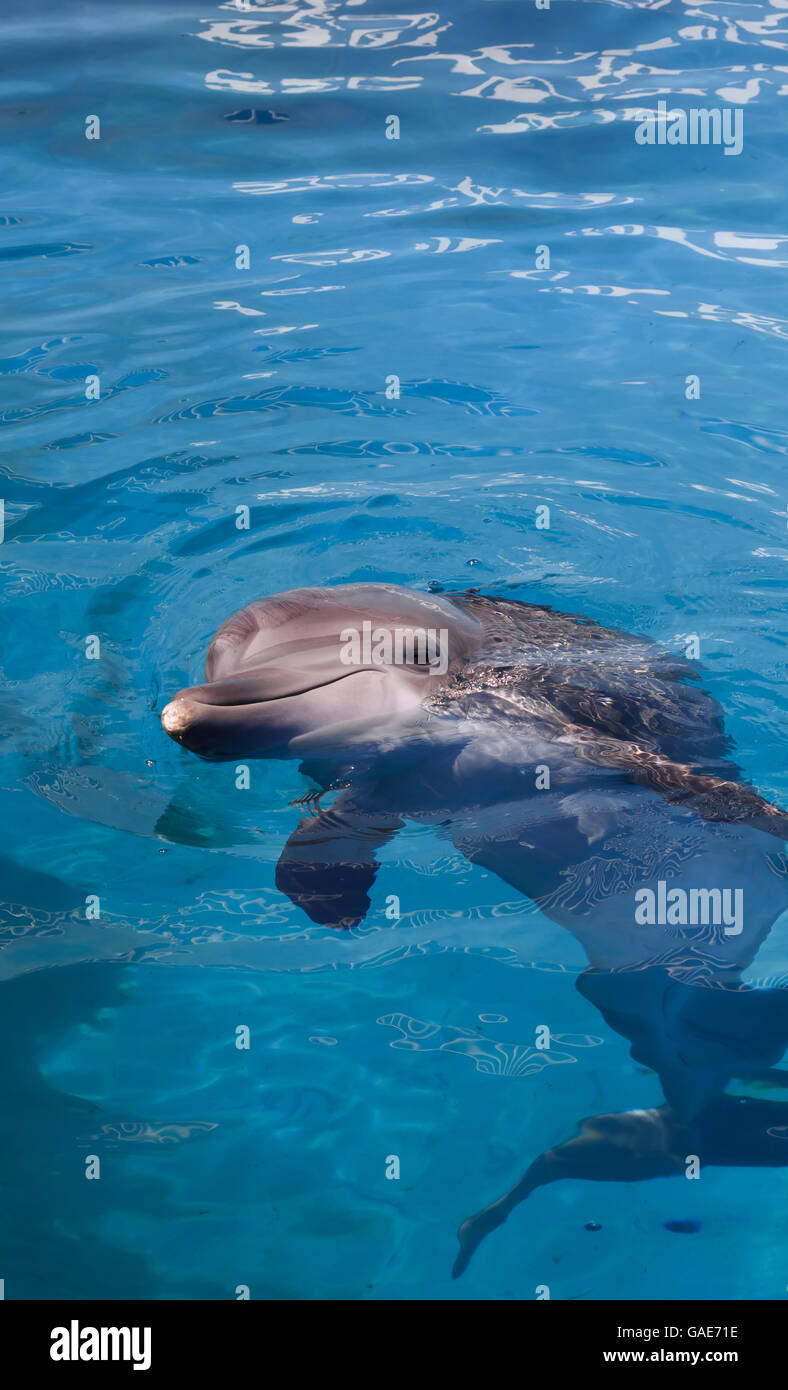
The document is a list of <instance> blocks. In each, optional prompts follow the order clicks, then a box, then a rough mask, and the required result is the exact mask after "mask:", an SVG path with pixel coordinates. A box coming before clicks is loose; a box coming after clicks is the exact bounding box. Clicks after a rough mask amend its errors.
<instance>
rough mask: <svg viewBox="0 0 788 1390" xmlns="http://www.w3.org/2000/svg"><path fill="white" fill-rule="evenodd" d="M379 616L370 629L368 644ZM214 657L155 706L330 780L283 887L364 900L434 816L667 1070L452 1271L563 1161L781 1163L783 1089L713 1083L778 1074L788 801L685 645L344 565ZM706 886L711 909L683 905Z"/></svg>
mask: <svg viewBox="0 0 788 1390" xmlns="http://www.w3.org/2000/svg"><path fill="white" fill-rule="evenodd" d="M365 622H366V623H368V624H370V629H369V631H370V635H371V643H370V642H368V643H367V644H366V649H365V647H364V644H363V643H361V644H359V643H357V644H356V645H355V647H354V646H353V643H352V641H351V636H352V634H353V633H358V632H360V631H361V629H362V627H363V624H364V623H365ZM414 629H416V630H418V629H422V630H424V631H425V632H432V633H435V634H438V636H437V637H436V639H435V642H434V643H433V645H432V647H430V646H429V644H428V643H422V644H421V645H420V644H419V643H417V642H415V641H411V643H410V645H409V646H408V644H406V643H404V644H403V643H402V641H400V645H399V648H397V637H398V635H399V636H400V638H401V634H402V631H403V630H409V631H410V632H411V635H413V630H414ZM384 639H387V640H384ZM372 644H375V645H372ZM438 648H440V655H441V660H440V662H438V661H437V660H435V659H434V656H435V652H436V651H437V650H438ZM397 650H399V651H400V653H401V655H402V660H401V661H396V660H393V659H392V658H391V653H393V652H396V651H397ZM349 652H350V659H348V653H349ZM376 652H377V653H378V656H380V653H383V659H382V661H381V660H378V659H377V657H376ZM430 652H432V657H431V656H430ZM205 675H206V683H205V684H204V685H201V686H195V687H191V688H190V689H188V690H184V691H181V692H180V694H178V695H177V696H176V697H175V699H174V700H173V701H172V702H171V703H170V704H169V705H167V707H166V709H165V710H164V711H163V714H162V724H163V726H164V728H165V730H166V731H167V732H168V733H169V734H170V735H171V736H172V737H173V738H174V739H176V740H177V741H178V742H180V743H182V744H183V745H184V746H185V747H187V748H189V749H191V750H192V751H193V752H195V753H199V754H200V755H201V756H203V757H209V758H235V757H237V756H240V755H242V756H245V757H255V756H268V757H288V756H290V757H299V758H301V759H302V763H303V769H304V771H305V772H307V773H308V774H309V775H310V776H311V777H312V778H313V779H314V780H315V781H317V782H318V783H319V784H320V785H321V786H322V788H323V789H338V788H341V791H340V794H339V796H338V797H337V799H336V800H335V801H334V803H333V805H332V806H331V807H330V808H327V809H321V810H319V811H318V812H317V813H316V814H314V815H310V816H307V817H305V818H304V819H302V821H301V823H300V824H299V826H298V827H297V828H296V830H295V831H294V833H293V834H292V835H291V836H290V839H289V840H288V842H287V845H286V846H285V849H284V851H283V853H282V855H281V858H280V860H279V863H278V865H277V871H276V882H277V886H278V887H279V889H280V890H281V891H282V892H284V893H285V894H287V896H288V897H289V898H290V899H291V900H292V901H293V902H294V903H295V904H296V905H297V906H299V907H300V908H302V909H303V910H304V911H305V912H306V913H307V915H308V916H309V917H310V918H311V919H312V920H313V921H314V922H317V923H320V924H322V925H324V926H330V927H350V926H353V925H355V924H357V923H358V922H360V921H361V920H362V919H363V917H364V915H365V913H366V911H367V909H368V907H369V890H370V888H371V886H372V884H373V882H374V879H375V875H376V873H377V870H378V863H377V859H376V856H375V852H376V850H377V849H378V848H379V847H380V846H381V845H382V844H384V843H385V842H386V841H387V840H388V839H389V838H390V837H391V836H392V835H394V834H395V833H396V831H397V829H398V828H399V827H400V826H401V825H402V824H403V822H404V821H406V820H413V821H416V822H421V823H427V824H433V825H436V826H438V827H439V834H440V835H442V836H444V837H446V838H449V839H451V840H452V841H453V843H454V845H455V846H456V847H457V848H458V849H459V850H461V851H462V853H463V854H465V856H466V857H467V858H468V859H469V860H471V861H472V862H474V863H476V864H480V865H482V866H484V867H485V868H487V869H490V870H492V871H493V872H494V873H495V874H497V875H498V876H499V877H500V878H501V879H503V880H505V881H506V882H507V883H510V884H512V885H513V886H514V887H515V888H517V889H518V890H519V891H521V892H522V893H525V894H527V895H528V897H530V898H531V899H532V900H533V901H534V902H535V903H536V904H537V905H538V906H539V907H540V908H541V909H542V911H543V912H544V913H545V914H546V915H547V916H548V917H550V918H552V920H553V921H555V922H557V923H559V924H560V925H562V926H564V927H566V928H567V929H568V930H569V931H571V932H572V933H573V935H574V936H575V937H576V938H577V939H578V940H579V941H580V942H581V944H582V945H583V947H584V949H585V952H586V954H587V957H588V961H589V969H588V970H586V971H585V972H584V974H583V975H582V976H581V977H580V979H579V982H578V988H579V989H580V991H581V993H582V994H583V995H585V997H586V998H587V999H589V1000H590V1002H592V1003H593V1004H594V1005H595V1006H596V1007H597V1008H598V1009H599V1010H600V1012H601V1013H602V1015H603V1017H604V1018H605V1020H606V1022H607V1023H608V1024H609V1025H610V1026H611V1027H612V1028H613V1029H614V1030H615V1031H616V1032H618V1033H620V1034H621V1035H622V1036H624V1037H626V1038H627V1039H628V1040H629V1041H630V1043H631V1052H632V1056H633V1058H634V1059H635V1060H636V1061H638V1062H639V1063H641V1064H642V1065H644V1066H646V1067H649V1068H650V1069H652V1070H653V1071H654V1072H656V1073H657V1074H658V1076H659V1078H660V1082H661V1085H662V1088H663V1091H664V1095H665V1101H666V1103H665V1105H664V1106H662V1107H660V1108H658V1109H656V1110H649V1111H632V1112H627V1113H626V1114H623V1115H603V1116H599V1117H596V1118H593V1119H590V1120H586V1121H584V1122H583V1132H582V1136H581V1137H580V1138H579V1139H576V1140H572V1141H570V1142H568V1143H567V1144H564V1145H561V1146H559V1148H557V1149H553V1150H550V1151H549V1152H548V1153H547V1154H544V1155H542V1156H541V1158H538V1159H537V1160H536V1161H535V1163H533V1164H532V1165H531V1167H530V1168H529V1169H528V1172H527V1173H526V1175H525V1177H524V1178H523V1179H522V1180H521V1181H520V1182H519V1183H517V1184H516V1186H515V1187H514V1188H513V1189H512V1190H511V1191H510V1192H509V1193H508V1194H507V1196H505V1197H503V1198H501V1199H500V1200H499V1201H497V1202H495V1203H493V1204H492V1206H490V1207H487V1208H485V1210H484V1211H482V1212H480V1213H479V1214H478V1215H477V1216H475V1217H472V1218H471V1219H470V1220H469V1221H466V1222H465V1223H464V1224H463V1226H462V1227H461V1228H460V1233H459V1236H460V1247H461V1248H460V1254H459V1256H458V1258H457V1262H456V1264H455V1268H454V1273H455V1275H457V1274H460V1273H462V1271H463V1270H464V1269H465V1267H466V1266H467V1263H468V1261H469V1259H470V1257H471V1255H472V1253H473V1251H474V1249H475V1248H476V1246H477V1245H478V1244H479V1242H480V1240H481V1239H482V1238H483V1237H484V1236H485V1235H486V1234H487V1233H488V1232H489V1231H491V1230H493V1229H494V1228H495V1227H496V1226H498V1225H500V1224H501V1222H502V1221H503V1220H504V1219H505V1218H506V1216H507V1215H508V1213H509V1212H510V1211H511V1210H512V1208H513V1207H514V1206H516V1205H517V1203H518V1202H520V1201H522V1200H523V1198H524V1197H526V1196H528V1195H529V1193H530V1192H532V1191H533V1190H534V1189H535V1188H536V1187H539V1186H541V1185H543V1184H544V1183H546V1182H552V1181H555V1180H556V1179H557V1178H558V1177H562V1176H565V1177H582V1178H593V1179H597V1180H600V1179H601V1180H614V1181H635V1180H637V1179H639V1178H645V1177H653V1176H657V1175H667V1174H669V1173H674V1172H683V1171H684V1160H685V1158H686V1156H687V1155H688V1154H689V1153H695V1154H697V1155H698V1156H699V1158H700V1160H701V1163H702V1164H703V1163H724V1164H736V1165H738V1164H741V1165H746V1164H753V1165H758V1164H768V1165H781V1164H784V1163H786V1162H788V1152H787V1151H788V1141H787V1140H786V1139H785V1138H784V1135H787V1134H788V1113H786V1111H787V1110H788V1107H786V1106H785V1105H781V1104H780V1102H777V1101H771V1102H769V1101H759V1100H753V1099H751V1098H741V1097H732V1096H728V1095H726V1094H725V1088H726V1086H727V1085H728V1083H729V1082H730V1081H731V1080H732V1079H734V1078H743V1079H744V1080H745V1081H747V1080H750V1081H753V1080H758V1081H760V1082H761V1083H763V1082H764V1080H765V1081H766V1082H769V1083H770V1084H772V1085H777V1086H783V1085H784V1084H785V1078H786V1077H787V1076H788V1073H782V1072H780V1071H775V1067H776V1063H777V1062H778V1061H779V1060H780V1058H781V1057H782V1055H783V1053H784V1051H785V1048H786V1046H788V1009H787V1008H786V1002H785V1001H786V1000H788V994H786V992H785V991H782V990H773V989H768V990H766V989H752V988H750V987H748V986H745V985H744V984H743V983H742V980H741V974H742V971H743V970H744V969H745V968H746V967H747V966H748V965H749V964H750V963H751V961H752V959H753V957H754V956H755V953H756V951H757V950H758V948H759V946H760V945H761V943H762V941H763V940H764V938H765V937H766V935H767V933H768V931H769V929H770V927H771V925H772V923H773V922H774V921H775V920H776V918H777V917H778V916H779V915H780V913H781V912H782V911H783V910H784V909H785V908H786V907H788V860H786V856H785V854H784V853H783V852H781V850H780V846H779V841H781V840H785V839H788V815H786V813H785V812H783V811H781V810H780V809H779V808H778V807H776V806H774V805H771V804H770V803H769V802H767V801H765V800H764V799H763V798H762V797H761V796H759V795H758V793H757V792H756V791H754V790H753V789H752V788H750V787H748V786H746V785H745V784H744V783H743V782H742V781H741V779H740V774H739V770H738V768H737V767H736V766H735V765H734V764H733V763H732V762H731V761H730V744H729V742H728V740H727V738H726V737H725V734H724V731H723V725H722V711H721V710H720V708H719V706H718V705H717V704H716V702H715V701H714V700H713V699H712V698H711V697H710V696H709V695H708V694H706V693H705V692H704V691H703V690H701V689H700V688H699V687H698V685H697V683H696V681H697V676H696V672H695V670H694V669H693V668H692V666H691V665H690V664H689V663H687V662H686V661H684V660H683V659H681V658H679V657H677V656H675V655H673V654H671V653H669V652H667V651H665V650H663V649H662V648H660V647H658V646H657V645H656V644H654V643H652V642H649V641H647V640H645V639H642V638H638V637H633V636H630V635H629V634H627V633H624V632H620V631H615V630H611V629H606V628H603V627H600V626H598V625H597V624H595V623H593V622H590V621H589V620H587V619H585V618H582V617H576V616H570V615H567V614H563V613H559V612H555V611H553V610H551V609H549V608H547V607H542V606H536V605H532V604H527V603H522V602H519V601H516V600H512V599H506V598H492V597H487V596H485V595H482V594H479V593H477V592H474V591H470V592H466V593H460V594H453V595H451V597H447V596H445V595H442V596H437V595H431V594H415V593H412V592H410V591H408V590H406V589H402V588H399V587H398V586H395V585H389V584H351V585H341V586H338V587H336V588H331V589H297V590H292V591H290V592H288V593H284V594H278V595H274V596H273V597H271V598H267V599H262V600H260V601H259V602H257V603H253V604H251V605H250V606H249V607H248V608H245V609H243V610H242V611H241V612H239V613H236V614H235V615H234V616H233V617H231V618H230V619H229V620H228V621H227V622H226V623H225V624H224V625H223V626H222V627H221V628H220V629H219V631H218V632H217V634H216V636H215V637H214V640H213V642H212V643H211V646H210V649H209V652H208V657H207V661H206V669H205ZM537 770H538V775H537ZM545 772H547V776H545ZM668 890H669V891H670V894H671V902H672V903H673V904H678V907H676V906H672V907H671V910H670V911H669V912H668V913H667V914H666V915H665V914H664V913H663V914H662V915H665V920H661V919H660V920H657V919H656V918H655V916H654V914H653V913H652V914H651V917H649V916H648V914H642V913H641V914H640V915H636V907H637V903H638V901H641V902H642V896H641V895H642V894H643V893H644V892H645V893H646V894H647V895H648V894H649V893H650V894H651V895H652V898H651V901H652V903H653V902H656V901H660V902H661V903H662V904H663V905H664V903H665V901H666V895H667V893H668ZM636 894H637V895H639V896H638V897H636ZM693 894H696V895H697V894H700V898H699V899H697V901H698V902H700V903H701V905H702V910H701V911H700V912H699V913H696V914H695V916H694V917H688V916H687V913H686V911H685V912H683V913H682V911H681V907H680V904H681V901H682V900H683V901H684V902H685V903H686V901H688V900H690V899H691V897H692V895H693ZM724 894H729V895H730V897H729V899H728V901H736V902H738V903H739V904H740V905H741V912H740V914H738V915H737V916H736V919H735V921H734V919H733V918H727V917H726V916H725V915H724V914H723V915H721V914H720V913H719V912H718V911H716V910H712V909H713V908H714V905H715V903H718V902H719V901H720V900H721V899H722V898H723V895H724ZM674 895H676V896H674ZM644 916H645V920H644ZM781 1116H784V1117H785V1118H784V1120H781ZM745 1120H746V1123H745ZM732 1126H733V1127H738V1132H737V1133H735V1134H734V1132H733V1129H732Z"/></svg>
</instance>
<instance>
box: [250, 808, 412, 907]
mask: <svg viewBox="0 0 788 1390" xmlns="http://www.w3.org/2000/svg"><path fill="white" fill-rule="evenodd" d="M401 824H402V822H401V821H400V819H399V817H398V816H392V815H388V814H386V813H382V812H372V811H367V810H365V809H362V808H359V807H357V806H355V805H353V804H352V803H350V802H349V801H348V800H346V798H345V797H344V796H342V797H340V798H339V799H338V800H337V801H336V802H335V803H334V805H333V806H332V807H331V808H330V809H327V810H325V811H320V813H319V814H318V815H317V816H306V817H305V818H304V820H302V821H301V823H300V825H299V826H298V828H297V829H296V830H294V831H293V834H292V835H291V836H290V839H289V840H288V841H287V844H286V845H285V847H284V849H283V851H282V854H281V857H280V859H279V863H278V864H277V866H276V886H277V888H278V889H279V891H280V893H285V894H286V895H287V897H288V898H289V899H290V901H291V902H293V903H295V905H296V907H300V908H301V909H302V910H303V911H304V912H305V913H306V915H307V917H310V918H311V920H312V921H313V922H317V923H318V925H319V926H322V927H339V928H341V927H355V926H358V924H359V922H362V921H363V920H364V917H365V915H366V913H367V910H368V908H369V905H370V902H369V890H370V889H371V887H372V884H373V883H374V881H375V876H376V874H377V872H378V861H377V858H376V856H375V851H376V849H378V848H379V846H380V845H382V844H385V842H386V841H387V840H388V839H389V838H390V837H391V836H392V835H393V834H394V833H395V831H396V830H398V829H399V826H400V825H401Z"/></svg>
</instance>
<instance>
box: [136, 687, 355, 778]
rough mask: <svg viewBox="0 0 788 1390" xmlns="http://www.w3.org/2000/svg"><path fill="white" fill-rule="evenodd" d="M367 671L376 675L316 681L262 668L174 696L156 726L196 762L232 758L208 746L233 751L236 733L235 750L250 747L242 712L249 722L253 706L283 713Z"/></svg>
mask: <svg viewBox="0 0 788 1390" xmlns="http://www.w3.org/2000/svg"><path fill="white" fill-rule="evenodd" d="M367 669H376V670H379V668H377V667H375V668H369V667H362V666H354V667H352V668H350V669H348V670H345V671H337V672H331V673H330V674H322V675H321V674H320V673H318V672H314V673H312V674H311V675H309V674H308V673H306V672H303V671H302V672H297V671H293V670H290V669H287V668H286V667H279V668H275V667H268V668H261V669H260V670H259V671H258V672H255V673H254V674H250V675H248V676H241V677H235V678H232V679H229V680H219V681H210V682H207V683H206V684H205V685H193V686H189V687H188V688H187V689H185V690H179V691H178V694H177V695H175V696H174V697H173V699H172V700H170V702H169V704H167V705H165V707H164V709H163V710H162V712H161V725H162V728H163V729H164V731H165V733H167V734H169V736H170V738H172V739H174V740H175V742H176V743H182V744H184V745H185V746H186V747H189V748H190V749H191V751H192V752H194V753H197V754H198V755H199V756H200V757H203V758H208V759H217V758H218V759H222V758H226V757H229V756H235V753H234V752H230V751H221V748H220V747H216V746H212V741H213V739H214V738H215V739H216V740H217V743H218V745H222V744H223V742H224V740H225V739H228V740H229V743H228V748H229V746H230V745H233V746H234V743H235V740H234V739H233V737H232V735H233V731H234V729H237V730H238V731H239V733H240V734H241V743H240V744H239V748H241V747H244V746H246V745H247V743H248V742H250V741H251V740H249V738H248V729H249V727H250V726H249V724H248V721H247V722H246V726H245V727H246V731H247V736H246V738H244V737H243V734H244V730H243V727H242V726H243V723H244V721H243V714H242V711H247V710H248V711H249V713H250V717H251V718H254V716H253V714H252V708H253V707H254V706H257V707H259V708H260V709H261V710H262V709H264V708H265V707H266V706H269V705H270V706H276V705H280V706H281V707H286V706H285V702H286V701H287V700H290V699H294V698H296V697H298V696H299V695H309V694H310V693H311V692H312V691H315V690H319V689H321V688H322V687H325V686H329V685H336V684H337V683H338V682H339V681H343V680H347V679H349V678H350V677H351V676H354V675H357V674H358V673H359V671H361V670H367ZM236 714H237V720H236V718H235V715H236ZM275 741H276V740H272V742H271V744H268V741H267V740H266V744H267V746H268V747H271V746H272V745H273V743H274V742H275ZM200 745H203V746H200ZM236 751H237V750H236Z"/></svg>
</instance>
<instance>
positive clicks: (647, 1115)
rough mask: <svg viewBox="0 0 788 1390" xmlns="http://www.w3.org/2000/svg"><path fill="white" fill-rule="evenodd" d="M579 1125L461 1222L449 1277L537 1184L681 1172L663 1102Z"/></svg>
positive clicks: (679, 1147)
mask: <svg viewBox="0 0 788 1390" xmlns="http://www.w3.org/2000/svg"><path fill="white" fill-rule="evenodd" d="M580 1128H581V1133H580V1134H579V1135H578V1136H577V1137H576V1138H575V1139H569V1140H568V1141H567V1142H566V1143H565V1144H559V1145H558V1147H557V1148H554V1149H548V1150H547V1151H546V1152H545V1153H543V1154H541V1155H540V1156H539V1158H537V1159H536V1160H535V1161H534V1162H533V1163H532V1164H531V1166H530V1168H528V1170H527V1171H526V1173H525V1174H524V1175H523V1177H522V1178H521V1179H520V1181H519V1182H518V1183H516V1184H515V1186H514V1187H513V1188H512V1189H511V1191H509V1192H507V1193H506V1194H505V1196H503V1197H499V1199H498V1201H497V1202H493V1203H492V1204H491V1205H490V1206H489V1207H485V1209H484V1211H480V1212H478V1213H477V1214H476V1216H471V1217H470V1218H469V1220H467V1221H465V1222H463V1224H462V1226H461V1227H460V1229H459V1231H458V1232H457V1236H458V1239H459V1242H460V1253H459V1255H458V1256H457V1259H456V1260H455V1263H454V1269H453V1270H452V1278H454V1279H457V1278H459V1276H460V1275H461V1274H462V1273H463V1271H464V1270H465V1269H467V1267H468V1264H469V1263H470V1259H471V1256H472V1255H473V1252H474V1251H475V1250H476V1248H477V1247H478V1246H479V1245H480V1244H481V1242H482V1241H483V1240H484V1237H485V1236H487V1235H489V1234H490V1232H491V1231H494V1230H495V1229H496V1227H498V1226H501V1225H502V1224H503V1222H504V1221H505V1220H506V1218H507V1216H508V1215H509V1213H510V1212H511V1211H513V1210H514V1208H515V1207H516V1206H518V1205H519V1203H520V1202H523V1201H524V1200H525V1198H526V1197H528V1196H530V1194H531V1193H532V1192H533V1191H535V1189H536V1188H537V1187H544V1186H546V1184H547V1183H551V1182H558V1180H559V1179H561V1178H581V1179H585V1180H586V1181H593V1182H639V1181H640V1180H642V1179H644V1178H660V1177H672V1176H674V1175H675V1174H677V1173H681V1172H683V1171H684V1163H683V1159H682V1157H681V1155H682V1154H684V1153H685V1152H686V1142H685V1141H686V1129H685V1128H684V1126H682V1125H681V1124H680V1123H679V1122H678V1120H677V1118H676V1116H675V1115H674V1114H673V1112H672V1111H671V1110H670V1108H669V1107H668V1106H661V1107H660V1108H659V1109H658V1110H631V1111H626V1112H625V1113H624V1114H620V1115H596V1116H593V1117H592V1118H590V1119H587V1120H583V1121H582V1122H581V1126H580Z"/></svg>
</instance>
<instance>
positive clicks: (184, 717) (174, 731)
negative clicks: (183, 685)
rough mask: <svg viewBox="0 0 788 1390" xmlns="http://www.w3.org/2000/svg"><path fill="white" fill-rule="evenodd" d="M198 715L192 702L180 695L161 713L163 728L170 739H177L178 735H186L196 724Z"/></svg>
mask: <svg viewBox="0 0 788 1390" xmlns="http://www.w3.org/2000/svg"><path fill="white" fill-rule="evenodd" d="M196 713H197V710H196V708H195V705H194V702H193V701H192V700H184V699H182V698H181V696H180V695H176V696H175V699H174V700H170V703H169V704H168V705H165V707H164V709H163V710H162V712H161V726H162V728H163V729H164V731H165V733H168V734H169V735H170V738H175V739H177V737H178V735H179V734H183V733H185V732H186V730H187V729H188V728H189V726H190V725H191V724H192V723H193V722H194V716H195V714H196Z"/></svg>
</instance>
